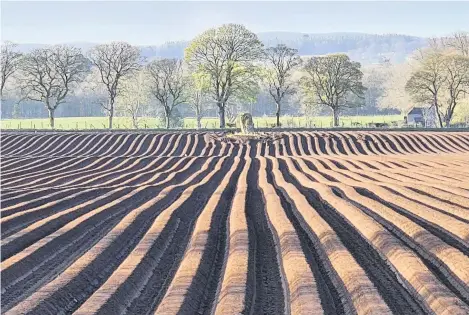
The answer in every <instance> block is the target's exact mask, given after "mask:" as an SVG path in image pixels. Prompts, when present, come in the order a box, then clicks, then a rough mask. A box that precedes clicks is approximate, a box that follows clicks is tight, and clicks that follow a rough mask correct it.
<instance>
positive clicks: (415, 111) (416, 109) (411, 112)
mask: <svg viewBox="0 0 469 315" xmlns="http://www.w3.org/2000/svg"><path fill="white" fill-rule="evenodd" d="M424 109H425V108H424V107H412V108H411V109H410V110H409V111H408V112H407V115H422V116H423V110H424Z"/></svg>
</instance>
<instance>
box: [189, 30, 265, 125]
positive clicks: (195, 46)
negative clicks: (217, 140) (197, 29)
mask: <svg viewBox="0 0 469 315" xmlns="http://www.w3.org/2000/svg"><path fill="white" fill-rule="evenodd" d="M261 56H262V43H261V41H260V40H259V39H258V38H257V35H256V34H254V33H253V32H251V31H249V30H248V29H247V28H246V27H244V26H243V25H239V24H226V25H223V26H221V27H218V28H212V29H209V30H207V31H205V32H204V33H202V34H201V35H199V36H197V37H196V38H195V39H194V40H192V42H191V43H190V44H189V47H188V48H187V49H186V51H185V58H186V60H187V62H188V64H189V66H190V67H191V69H192V71H197V72H202V73H205V74H206V75H207V76H208V77H209V79H210V88H209V92H210V94H211V96H212V97H213V99H214V101H215V103H216V105H217V107H218V110H219V117H220V128H224V127H225V106H226V104H227V103H228V100H229V99H230V97H231V96H232V95H233V94H235V93H236V91H237V90H238V89H240V88H241V87H242V81H243V80H245V78H246V77H249V76H250V75H251V71H252V67H253V66H254V62H255V61H257V60H259V59H260V58H261Z"/></svg>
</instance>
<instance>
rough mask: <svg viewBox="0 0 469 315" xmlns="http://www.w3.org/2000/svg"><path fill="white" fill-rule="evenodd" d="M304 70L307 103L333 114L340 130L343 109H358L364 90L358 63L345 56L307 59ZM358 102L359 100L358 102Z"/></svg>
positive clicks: (336, 55) (335, 55) (335, 123)
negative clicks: (327, 108) (321, 106)
mask: <svg viewBox="0 0 469 315" xmlns="http://www.w3.org/2000/svg"><path fill="white" fill-rule="evenodd" d="M304 70H305V71H306V73H307V74H308V75H307V76H305V77H304V78H303V80H302V81H303V87H304V88H305V92H306V94H307V95H309V98H310V102H311V103H312V104H316V105H324V106H327V107H329V108H330V109H331V110H332V115H333V118H334V126H336V127H337V126H339V114H340V111H341V110H342V109H343V108H349V107H357V106H361V105H362V102H361V101H363V100H364V92H365V90H366V88H365V87H364V86H363V84H362V78H363V73H362V72H361V71H360V63H358V62H354V61H351V60H350V59H349V57H348V56H347V55H345V54H333V55H326V56H319V57H312V58H310V59H309V60H308V61H307V62H306V64H305V66H304ZM357 99H358V100H357Z"/></svg>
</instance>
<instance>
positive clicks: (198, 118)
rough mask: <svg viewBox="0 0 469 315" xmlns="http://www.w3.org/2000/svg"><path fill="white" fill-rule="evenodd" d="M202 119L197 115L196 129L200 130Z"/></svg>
mask: <svg viewBox="0 0 469 315" xmlns="http://www.w3.org/2000/svg"><path fill="white" fill-rule="evenodd" d="M201 118H202V117H200V115H197V129H202V119H201Z"/></svg>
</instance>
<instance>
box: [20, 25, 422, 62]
mask: <svg viewBox="0 0 469 315" xmlns="http://www.w3.org/2000/svg"><path fill="white" fill-rule="evenodd" d="M258 36H259V38H260V39H261V40H262V42H263V43H264V44H265V45H266V46H272V45H276V44H277V43H284V44H286V45H288V46H291V47H294V48H296V49H298V51H299V53H300V55H303V56H307V55H319V54H329V53H337V52H343V53H347V54H348V55H349V56H350V57H351V58H352V59H353V60H356V61H360V62H361V63H363V64H369V63H376V62H379V61H380V60H381V59H382V57H386V58H389V59H390V60H391V62H393V63H401V62H404V61H405V59H406V57H408V56H409V55H410V54H411V53H412V52H413V51H414V50H415V49H417V48H421V47H423V46H424V45H425V43H426V39H425V38H421V37H414V36H408V35H398V34H387V35H377V34H364V33H326V34H305V33H292V32H265V33H259V34H258ZM71 44H72V45H75V46H77V47H80V48H82V49H83V50H84V51H87V50H89V49H90V48H91V47H92V46H93V45H94V44H93V43H87V42H79V43H71ZM187 44H188V41H180V42H168V43H165V44H162V45H156V46H141V49H142V54H143V55H144V56H145V57H147V58H149V59H152V58H155V57H164V58H181V57H183V55H184V48H185V47H186V46H187ZM43 46H44V45H41V44H20V45H19V50H20V51H23V52H28V51H30V50H32V49H34V48H39V47H43Z"/></svg>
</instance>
